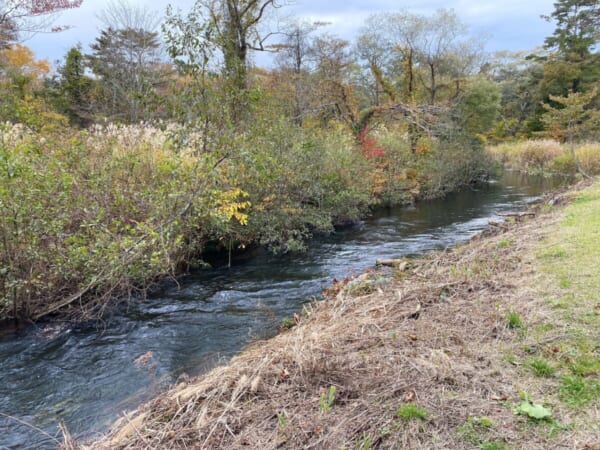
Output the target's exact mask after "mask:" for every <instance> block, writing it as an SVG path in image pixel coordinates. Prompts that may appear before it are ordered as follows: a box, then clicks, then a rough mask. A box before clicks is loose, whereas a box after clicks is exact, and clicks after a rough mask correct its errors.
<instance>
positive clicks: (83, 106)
mask: <svg viewBox="0 0 600 450" xmlns="http://www.w3.org/2000/svg"><path fill="white" fill-rule="evenodd" d="M85 70H86V59H85V56H84V54H83V53H82V51H81V46H77V47H73V48H71V49H70V50H69V51H68V52H67V55H66V57H65V62H64V64H63V65H62V66H61V67H60V68H59V69H58V73H59V75H60V78H59V80H58V86H57V91H58V92H57V94H58V95H57V99H56V102H57V103H58V104H59V105H58V107H59V108H60V109H61V110H62V111H63V112H64V113H66V115H67V116H68V117H69V120H70V122H71V123H72V124H76V125H79V126H85V125H87V124H88V123H89V122H90V120H91V117H90V115H91V112H92V108H93V102H92V89H93V87H94V80H92V78H90V77H88V76H87V75H86V74H85Z"/></svg>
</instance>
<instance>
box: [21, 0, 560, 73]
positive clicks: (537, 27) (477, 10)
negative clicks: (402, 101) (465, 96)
mask: <svg viewBox="0 0 600 450" xmlns="http://www.w3.org/2000/svg"><path fill="white" fill-rule="evenodd" d="M285 1H286V0H280V3H282V2H285ZM129 2H130V3H131V4H139V5H144V6H145V7H147V8H148V9H150V10H152V11H156V14H157V16H162V15H163V13H164V10H165V8H166V6H167V5H168V4H169V3H170V4H172V5H173V6H175V7H180V8H181V9H182V10H183V11H187V10H188V9H189V8H190V6H191V5H192V4H193V0H172V1H170V2H159V1H151V0H129ZM287 3H288V4H290V5H289V6H285V7H283V8H281V9H280V10H279V13H280V14H286V15H292V16H297V17H300V18H306V19H309V20H313V21H314V20H319V21H326V22H330V23H331V25H330V26H328V27H327V28H326V31H327V32H328V33H331V34H335V35H338V36H340V37H342V38H344V39H347V40H350V41H353V38H354V37H355V36H356V35H357V33H358V31H359V29H360V27H361V26H362V24H363V22H364V20H365V19H366V18H367V17H368V16H369V15H370V14H372V13H377V12H386V11H390V12H394V11H398V10H400V9H406V10H408V11H409V12H412V13H420V14H431V13H433V12H434V11H435V10H436V9H439V8H452V9H454V11H456V13H457V14H458V16H459V17H460V18H461V20H462V21H463V22H465V23H466V24H467V25H468V26H469V28H470V30H471V31H472V32H473V33H483V34H485V35H487V36H488V40H487V44H486V49H487V50H488V51H496V50H529V49H532V48H534V47H536V46H539V45H541V44H543V41H544V38H545V37H546V36H548V35H550V34H551V33H552V31H553V25H552V24H551V23H548V22H546V21H544V20H543V19H541V18H540V15H541V14H550V13H551V12H552V10H553V0H443V1H442V0H421V1H416V0H367V1H358V0H295V1H290V0H287ZM106 4H107V2H106V1H105V0H83V5H82V6H81V7H80V8H78V9H75V10H71V11H66V12H64V13H63V14H61V15H60V16H59V17H58V18H57V20H56V23H57V24H59V25H70V26H72V28H71V29H70V30H67V31H64V32H62V33H55V34H38V35H36V36H34V37H32V38H31V39H29V40H28V41H26V42H25V44H26V45H28V46H29V47H31V48H32V49H33V50H34V52H35V54H36V56H37V57H38V58H46V59H48V60H50V61H51V62H54V61H56V60H60V59H62V58H63V57H64V55H65V54H66V52H67V51H68V49H69V48H71V47H72V46H74V45H76V44H77V43H78V42H80V43H81V44H82V45H83V47H84V50H87V45H88V44H89V43H91V42H93V40H94V38H95V37H96V36H97V35H98V33H99V30H100V29H101V28H102V25H101V23H100V21H99V20H98V19H97V17H96V16H97V15H98V13H99V12H100V11H102V9H103V8H105V7H106ZM258 62H259V63H260V62H261V60H260V59H259V60H258Z"/></svg>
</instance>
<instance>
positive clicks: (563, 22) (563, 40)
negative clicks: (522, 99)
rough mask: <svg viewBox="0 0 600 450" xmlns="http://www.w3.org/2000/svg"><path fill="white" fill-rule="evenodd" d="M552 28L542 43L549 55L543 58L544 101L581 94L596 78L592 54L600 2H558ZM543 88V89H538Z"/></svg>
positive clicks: (599, 70)
mask: <svg viewBox="0 0 600 450" xmlns="http://www.w3.org/2000/svg"><path fill="white" fill-rule="evenodd" d="M542 17H543V18H545V19H546V20H548V21H554V22H556V28H555V30H554V32H553V33H552V35H551V36H548V37H547V38H546V40H545V47H546V49H548V50H550V51H552V52H553V53H551V54H550V56H549V57H548V58H547V63H546V65H545V71H544V72H545V73H544V84H545V85H546V86H549V87H550V89H546V90H545V92H546V98H545V100H548V99H549V97H548V96H549V95H551V94H554V95H558V94H560V95H567V92H570V91H572V92H580V91H585V90H586V88H587V85H591V84H593V83H594V82H596V81H597V80H599V79H600V67H599V62H600V57H599V55H598V53H596V52H595V50H596V46H597V45H598V42H600V3H598V1H597V0H558V1H556V2H555V3H554V11H553V12H552V14H550V16H542ZM542 89H544V86H542Z"/></svg>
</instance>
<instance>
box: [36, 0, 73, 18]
mask: <svg viewBox="0 0 600 450" xmlns="http://www.w3.org/2000/svg"><path fill="white" fill-rule="evenodd" d="M82 3H83V0H31V6H30V7H29V8H28V9H29V14H31V15H32V16H40V15H43V14H50V13H53V12H58V11H63V10H65V9H73V8H79V7H80V6H81V4H82Z"/></svg>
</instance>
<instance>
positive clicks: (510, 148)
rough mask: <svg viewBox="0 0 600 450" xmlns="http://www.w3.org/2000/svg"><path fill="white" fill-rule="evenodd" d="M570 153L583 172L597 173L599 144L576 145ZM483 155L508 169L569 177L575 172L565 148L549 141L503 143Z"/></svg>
mask: <svg viewBox="0 0 600 450" xmlns="http://www.w3.org/2000/svg"><path fill="white" fill-rule="evenodd" d="M574 151H575V156H576V158H577V160H578V162H579V164H580V165H581V168H582V169H583V170H584V171H585V172H586V173H588V174H600V144H598V143H597V142H587V143H585V142H584V143H579V144H577V145H575V148H574ZM487 152H488V154H490V156H492V158H494V159H495V160H496V161H498V162H500V163H502V165H504V166H505V167H506V168H508V169H510V170H520V171H524V172H529V173H555V174H562V175H573V174H575V173H576V172H577V165H576V163H575V161H574V160H573V158H572V156H571V151H570V148H569V145H568V144H560V143H558V142H557V141H553V140H551V139H534V140H528V141H521V142H507V143H503V144H499V145H496V146H491V147H488V148H487Z"/></svg>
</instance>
